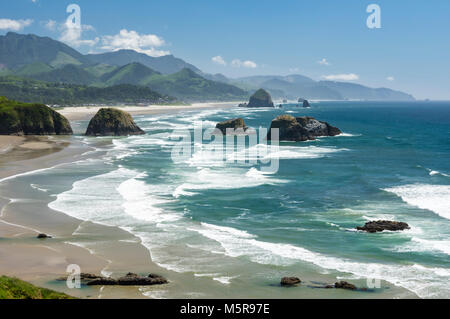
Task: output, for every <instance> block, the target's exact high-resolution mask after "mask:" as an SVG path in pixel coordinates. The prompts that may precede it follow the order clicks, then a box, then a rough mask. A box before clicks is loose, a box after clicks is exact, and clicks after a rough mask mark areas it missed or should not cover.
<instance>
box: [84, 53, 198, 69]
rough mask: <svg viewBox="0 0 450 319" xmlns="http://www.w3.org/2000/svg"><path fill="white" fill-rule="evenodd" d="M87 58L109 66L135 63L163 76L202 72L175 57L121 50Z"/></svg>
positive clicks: (89, 55)
mask: <svg viewBox="0 0 450 319" xmlns="http://www.w3.org/2000/svg"><path fill="white" fill-rule="evenodd" d="M86 57H87V58H88V59H89V60H90V61H91V62H92V63H104V64H109V65H116V66H123V65H126V64H130V63H133V62H137V63H141V64H143V65H145V66H147V67H149V68H151V69H153V70H155V71H157V72H160V73H162V74H172V73H176V72H178V71H181V70H182V69H185V68H186V69H191V70H192V71H194V72H201V71H200V70H199V69H197V68H196V67H195V66H193V65H192V64H189V63H187V62H185V61H183V60H181V59H179V58H176V57H174V56H173V55H165V56H161V57H151V56H148V55H146V54H144V53H139V52H136V51H133V50H119V51H114V52H108V53H99V54H88V55H86Z"/></svg>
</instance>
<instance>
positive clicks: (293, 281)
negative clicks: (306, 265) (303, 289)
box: [280, 277, 302, 286]
mask: <svg viewBox="0 0 450 319" xmlns="http://www.w3.org/2000/svg"><path fill="white" fill-rule="evenodd" d="M301 282H302V281H301V280H300V278H297V277H283V278H281V282H280V284H281V285H282V286H295V285H297V284H299V283H301Z"/></svg>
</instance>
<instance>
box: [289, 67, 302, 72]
mask: <svg viewBox="0 0 450 319" xmlns="http://www.w3.org/2000/svg"><path fill="white" fill-rule="evenodd" d="M289 72H291V73H296V72H300V69H299V68H290V69H289Z"/></svg>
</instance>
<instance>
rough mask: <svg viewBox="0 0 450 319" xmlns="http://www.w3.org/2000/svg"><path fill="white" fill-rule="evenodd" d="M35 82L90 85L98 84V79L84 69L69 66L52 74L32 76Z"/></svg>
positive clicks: (51, 72) (55, 70)
mask: <svg viewBox="0 0 450 319" xmlns="http://www.w3.org/2000/svg"><path fill="white" fill-rule="evenodd" d="M29 77H30V78H33V79H35V80H39V81H46V82H61V83H70V84H81V85H90V84H94V83H96V82H98V78H97V77H96V76H94V75H92V74H91V73H89V72H87V71H85V70H84V69H83V68H82V67H80V66H76V65H73V64H68V65H65V66H63V67H62V68H59V69H53V70H51V71H50V72H44V73H39V74H32V75H30V76H29Z"/></svg>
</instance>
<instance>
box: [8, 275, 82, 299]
mask: <svg viewBox="0 0 450 319" xmlns="http://www.w3.org/2000/svg"><path fill="white" fill-rule="evenodd" d="M0 299H74V298H73V297H71V296H69V295H66V294H64V293H61V292H56V291H53V290H50V289H46V288H40V287H36V286H34V285H32V284H30V283H27V282H25V281H22V280H20V279H17V278H11V277H6V276H0Z"/></svg>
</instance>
